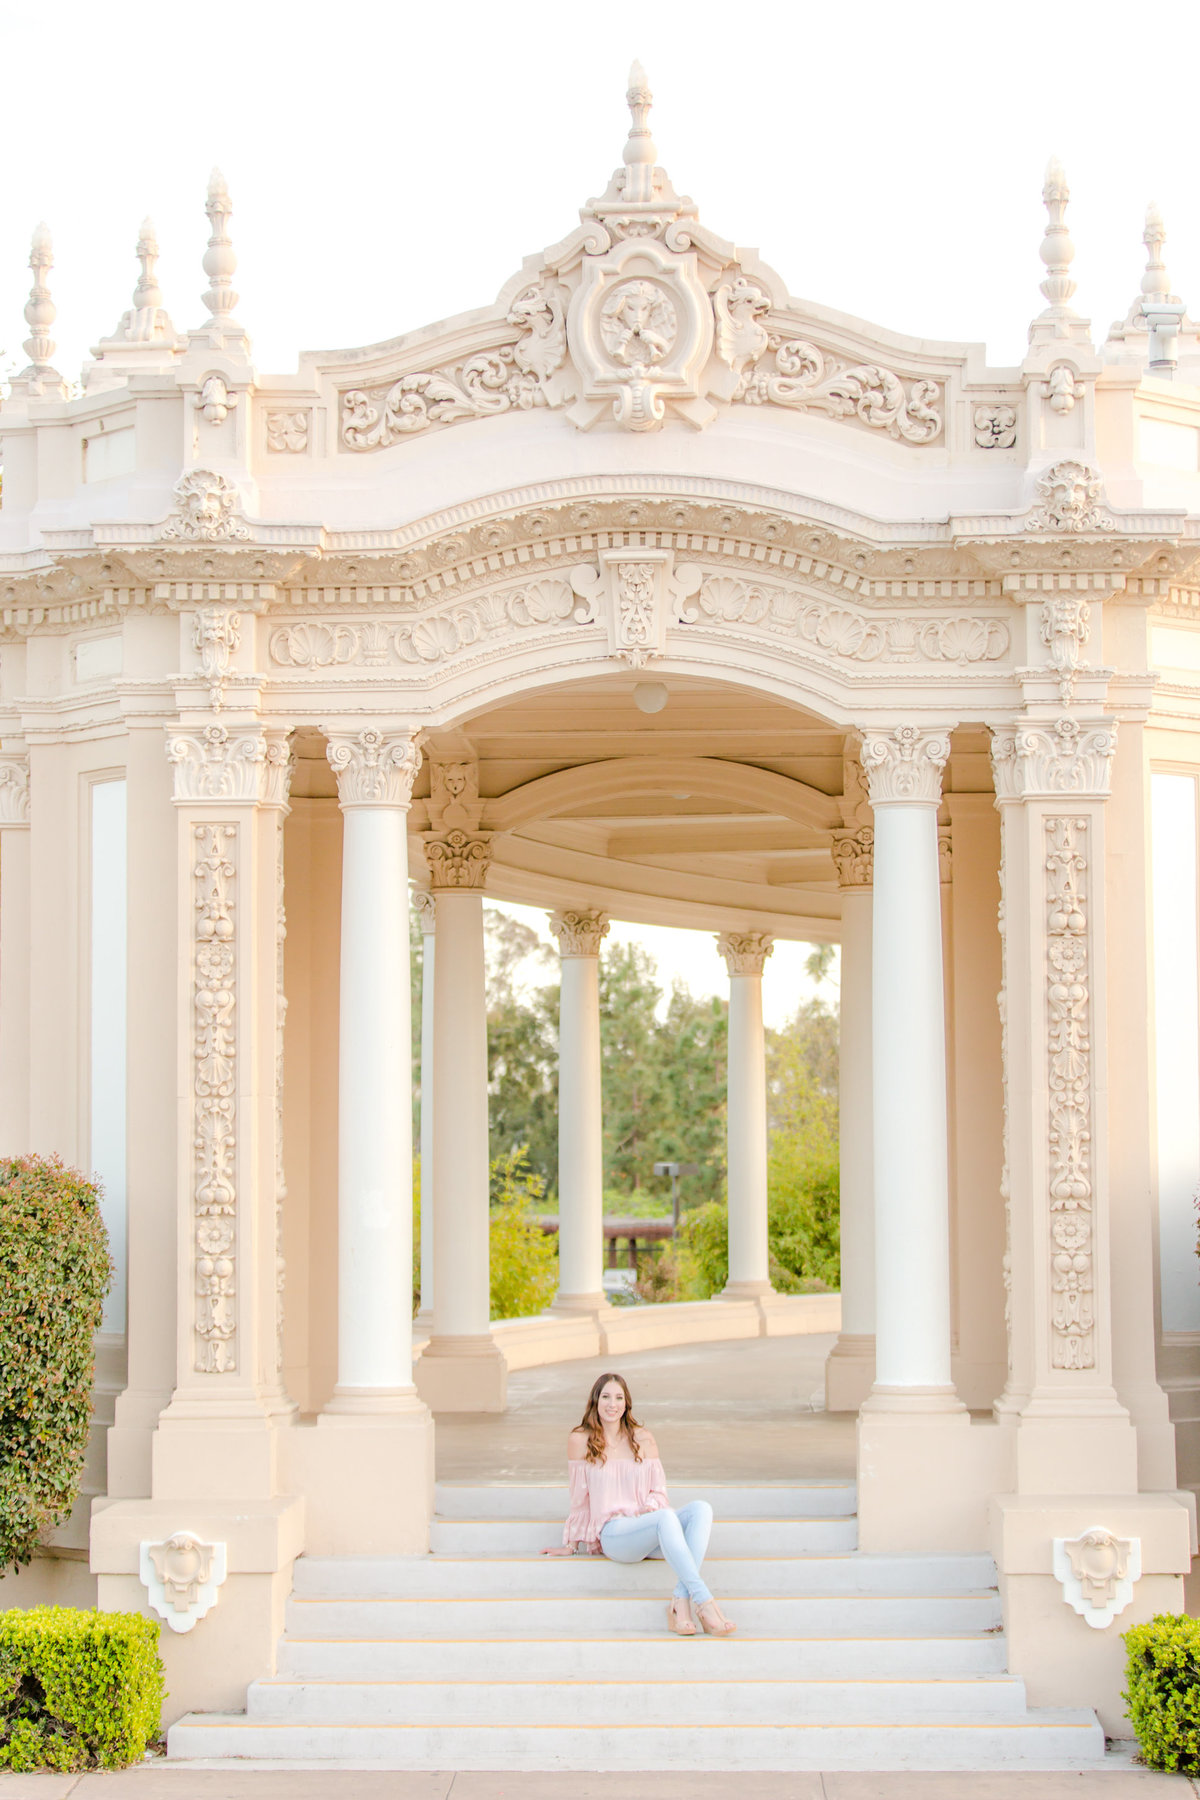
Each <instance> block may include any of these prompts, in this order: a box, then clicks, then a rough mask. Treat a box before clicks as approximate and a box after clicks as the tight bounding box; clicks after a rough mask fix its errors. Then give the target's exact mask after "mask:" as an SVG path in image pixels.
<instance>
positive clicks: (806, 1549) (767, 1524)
mask: <svg viewBox="0 0 1200 1800" xmlns="http://www.w3.org/2000/svg"><path fill="white" fill-rule="evenodd" d="M560 1523H561V1522H560V1521H557V1520H556V1521H555V1522H553V1523H551V1522H550V1521H549V1520H538V1519H435V1520H434V1521H433V1524H432V1526H431V1528H430V1533H429V1547H430V1549H431V1550H432V1551H433V1552H434V1554H435V1555H436V1556H537V1555H538V1554H539V1552H540V1551H541V1550H543V1549H544V1548H545V1547H546V1546H547V1545H549V1544H557V1543H559V1542H561V1538H562V1532H561V1529H560V1528H559V1527H560ZM857 1547H858V1521H857V1520H856V1519H855V1518H854V1517H853V1516H852V1515H849V1516H847V1517H846V1518H834V1519H824V1518H816V1519H717V1520H715V1521H714V1523H713V1532H712V1538H711V1539H710V1541H709V1555H710V1556H828V1555H832V1554H836V1553H838V1552H841V1551H847V1550H854V1549H857Z"/></svg>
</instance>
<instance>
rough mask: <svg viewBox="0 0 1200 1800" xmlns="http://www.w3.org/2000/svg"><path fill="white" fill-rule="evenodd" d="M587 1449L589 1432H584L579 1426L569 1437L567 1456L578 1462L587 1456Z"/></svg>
mask: <svg viewBox="0 0 1200 1800" xmlns="http://www.w3.org/2000/svg"><path fill="white" fill-rule="evenodd" d="M587 1447H588V1434H587V1432H586V1431H583V1430H582V1429H581V1428H580V1427H579V1426H576V1428H575V1430H574V1431H572V1432H571V1433H570V1434H569V1435H568V1437H567V1455H568V1456H569V1457H572V1458H573V1459H574V1460H575V1461H578V1460H579V1459H580V1458H581V1457H584V1456H586V1455H587Z"/></svg>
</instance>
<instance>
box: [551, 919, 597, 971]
mask: <svg viewBox="0 0 1200 1800" xmlns="http://www.w3.org/2000/svg"><path fill="white" fill-rule="evenodd" d="M550 930H551V931H552V932H553V934H554V937H555V938H556V940H557V942H558V954H559V955H560V956H561V957H563V958H564V959H565V958H567V957H571V956H580V957H586V956H591V957H596V956H599V954H600V944H601V941H602V940H603V939H604V938H606V937H607V936H608V914H607V913H604V912H600V911H598V910H597V909H596V908H593V907H585V908H580V909H578V910H576V911H571V912H556V913H551V914H550Z"/></svg>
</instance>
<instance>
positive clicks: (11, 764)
mask: <svg viewBox="0 0 1200 1800" xmlns="http://www.w3.org/2000/svg"><path fill="white" fill-rule="evenodd" d="M28 824H29V758H28V757H27V756H3V757H0V826H3V825H20V826H27V825H28Z"/></svg>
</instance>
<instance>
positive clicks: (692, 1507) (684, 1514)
mask: <svg viewBox="0 0 1200 1800" xmlns="http://www.w3.org/2000/svg"><path fill="white" fill-rule="evenodd" d="M680 1517H681V1518H685V1519H689V1520H691V1519H697V1520H701V1521H702V1522H703V1523H704V1524H706V1525H711V1524H712V1519H713V1509H712V1507H711V1506H710V1505H709V1503H708V1501H707V1500H689V1501H688V1503H687V1505H686V1506H684V1507H681V1508H680Z"/></svg>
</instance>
